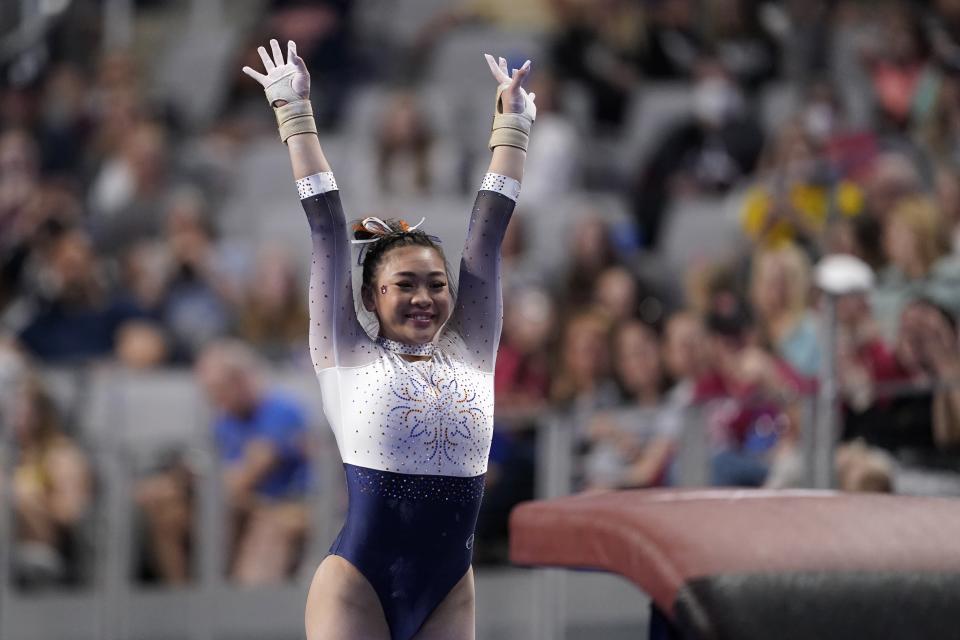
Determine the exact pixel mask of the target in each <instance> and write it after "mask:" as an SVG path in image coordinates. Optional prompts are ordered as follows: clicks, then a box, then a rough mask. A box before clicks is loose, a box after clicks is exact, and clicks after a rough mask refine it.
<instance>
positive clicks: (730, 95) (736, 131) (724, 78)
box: [631, 58, 763, 249]
mask: <svg viewBox="0 0 960 640" xmlns="http://www.w3.org/2000/svg"><path fill="white" fill-rule="evenodd" d="M693 108H694V116H693V117H691V118H690V119H688V120H685V121H682V122H680V123H679V124H677V125H675V126H674V127H673V128H672V129H670V130H668V131H666V132H665V133H664V135H663V139H662V140H661V141H660V142H659V144H658V145H657V147H656V149H655V150H654V152H653V154H652V156H651V157H650V159H649V160H648V161H647V164H646V166H644V167H640V169H639V171H637V172H636V177H635V179H634V183H633V185H632V187H631V196H632V204H633V214H634V216H635V217H636V219H637V225H638V226H639V228H640V235H641V241H642V243H643V245H644V246H645V247H648V248H651V249H652V248H655V247H656V245H657V241H658V239H659V236H660V228H661V226H662V223H663V216H664V214H665V212H666V210H667V208H668V207H669V204H670V202H671V201H672V199H673V198H675V197H679V196H688V197H689V196H697V195H716V194H722V193H726V192H727V190H729V189H730V188H731V187H733V186H734V185H735V184H737V183H738V182H740V181H741V180H742V179H743V178H745V177H746V176H747V175H749V174H750V172H752V171H753V169H754V167H755V166H756V163H757V159H758V157H759V155H760V150H761V147H762V145H763V131H762V130H761V129H760V128H759V126H757V123H756V121H755V120H754V119H753V118H751V117H750V114H749V113H748V111H747V109H746V103H745V101H744V97H743V95H742V94H741V92H740V89H739V88H738V87H737V85H736V84H734V82H733V79H732V78H731V77H730V74H729V73H728V72H727V71H726V70H725V69H724V68H723V66H721V65H720V64H719V63H718V62H717V61H716V60H714V59H710V58H704V59H702V60H701V61H700V63H699V64H698V65H697V75H696V85H695V87H694V89H693Z"/></svg>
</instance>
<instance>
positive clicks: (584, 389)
mask: <svg viewBox="0 0 960 640" xmlns="http://www.w3.org/2000/svg"><path fill="white" fill-rule="evenodd" d="M609 335H610V322H609V320H608V318H607V317H606V316H605V315H604V314H602V313H599V312H597V311H583V312H580V313H578V314H577V315H575V316H573V317H572V318H570V319H569V320H568V321H567V323H566V326H564V328H563V331H562V332H561V338H560V351H559V363H558V366H557V369H556V373H555V375H554V378H553V380H552V383H551V389H550V398H551V400H552V402H553V403H555V404H556V405H557V406H559V407H563V408H564V409H566V410H568V411H569V415H570V416H571V419H572V420H573V422H574V424H577V425H585V420H586V418H585V416H589V415H591V414H592V413H593V412H594V411H596V410H598V409H605V408H609V407H612V406H614V405H615V404H616V403H617V399H618V395H619V394H618V393H617V390H616V385H615V384H614V382H613V380H612V379H611V377H610V349H609V346H608V345H609Z"/></svg>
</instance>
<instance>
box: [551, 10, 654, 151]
mask: <svg viewBox="0 0 960 640" xmlns="http://www.w3.org/2000/svg"><path fill="white" fill-rule="evenodd" d="M558 7H559V9H560V14H559V15H560V17H561V27H560V29H559V33H558V35H557V37H556V39H555V40H554V42H553V43H552V46H551V58H552V64H551V66H552V67H554V68H556V69H557V72H558V75H559V76H560V77H562V78H564V79H567V80H572V81H574V82H578V83H580V84H581V85H582V86H583V87H584V88H585V89H586V90H587V93H588V94H589V97H590V101H591V115H592V120H593V124H594V126H595V127H596V128H597V129H598V130H599V131H601V132H611V133H616V131H617V130H618V129H619V128H620V127H621V126H622V125H623V123H624V117H625V115H626V110H627V106H628V105H629V98H630V93H631V92H632V91H633V89H634V88H635V87H636V86H637V81H638V74H637V71H638V69H637V63H638V59H639V56H640V50H639V43H641V42H642V41H643V38H642V32H641V28H642V14H641V12H640V8H639V6H638V5H636V3H633V2H624V1H623V0H606V1H605V2H599V3H595V2H594V3H591V2H562V3H558Z"/></svg>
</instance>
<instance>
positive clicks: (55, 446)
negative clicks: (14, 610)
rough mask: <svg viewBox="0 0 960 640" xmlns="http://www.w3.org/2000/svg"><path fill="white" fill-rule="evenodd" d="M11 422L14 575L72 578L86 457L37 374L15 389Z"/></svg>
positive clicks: (87, 490)
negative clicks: (12, 444) (66, 431)
mask: <svg viewBox="0 0 960 640" xmlns="http://www.w3.org/2000/svg"><path fill="white" fill-rule="evenodd" d="M11 424H12V427H13V437H14V444H15V448H16V449H15V451H16V458H15V462H14V466H13V491H12V494H13V513H14V517H15V525H16V526H15V544H14V553H13V561H14V577H15V578H16V579H17V581H18V582H19V583H20V584H21V585H23V586H25V587H39V586H47V585H50V584H65V583H70V582H75V581H77V580H78V579H79V577H80V576H79V575H78V569H79V564H78V558H77V557H76V554H77V551H78V545H79V542H80V541H79V537H80V536H81V532H80V530H79V529H80V526H81V525H82V522H83V518H84V516H85V515H86V514H87V511H88V509H89V507H90V503H91V500H92V497H93V482H92V477H91V472H90V466H89V464H88V462H87V459H86V455H85V454H84V453H83V451H82V450H81V449H80V447H79V446H77V444H76V443H75V442H74V441H73V440H72V439H71V438H70V437H69V436H67V434H66V433H65V431H64V429H63V427H62V425H61V421H60V415H59V412H58V410H57V407H56V405H55V403H54V400H53V398H52V397H51V396H50V394H49V392H48V391H47V390H46V388H45V387H44V386H43V384H42V383H41V382H40V380H39V379H38V378H36V377H28V378H27V379H26V381H25V382H24V383H23V385H22V387H21V389H20V390H19V393H18V394H17V396H16V400H15V403H14V406H13V412H12V416H11ZM2 480H3V478H0V481H2Z"/></svg>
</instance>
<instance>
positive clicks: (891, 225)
mask: <svg viewBox="0 0 960 640" xmlns="http://www.w3.org/2000/svg"><path fill="white" fill-rule="evenodd" d="M883 253H884V257H885V258H886V261H887V264H886V267H885V268H883V269H881V270H880V272H879V273H878V278H877V287H876V289H875V290H874V292H873V296H872V299H871V301H870V302H871V305H872V307H873V310H874V314H875V317H876V319H877V322H878V324H879V325H880V330H881V332H882V334H883V335H884V337H885V338H886V339H887V340H888V341H892V340H893V338H894V336H896V335H897V327H898V323H899V319H900V314H901V312H902V310H903V308H904V306H905V304H906V302H907V300H909V299H911V298H913V297H916V296H917V295H919V294H921V293H923V292H924V291H927V290H929V289H930V287H933V288H934V289H936V290H937V291H943V293H944V295H942V296H940V298H939V299H940V300H941V301H942V303H943V304H944V306H945V307H947V308H949V309H950V310H951V311H953V312H954V313H956V311H957V310H958V309H960V262H958V261H957V260H956V259H955V258H951V257H950V256H949V237H948V234H947V233H946V227H945V225H944V221H943V216H942V214H941V212H940V209H939V208H938V207H937V205H936V204H935V202H934V201H933V200H931V199H930V198H927V197H925V196H910V197H906V198H903V199H901V200H900V201H899V202H898V203H897V204H896V205H895V206H894V207H893V208H892V209H891V211H890V213H889V214H888V215H887V217H886V219H885V220H884V221H883Z"/></svg>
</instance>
